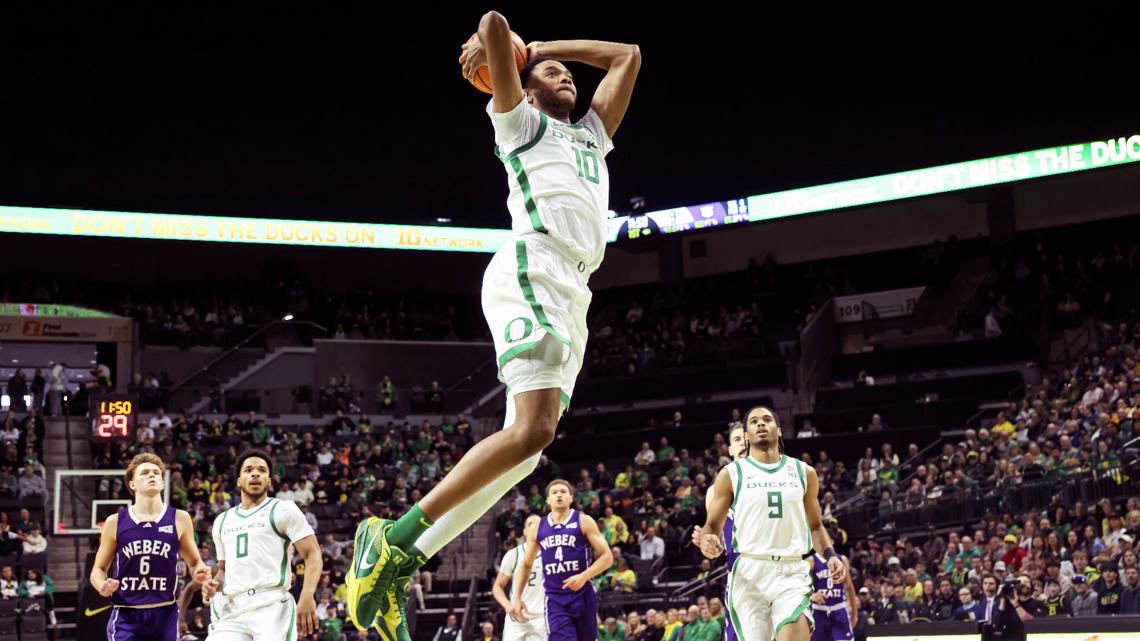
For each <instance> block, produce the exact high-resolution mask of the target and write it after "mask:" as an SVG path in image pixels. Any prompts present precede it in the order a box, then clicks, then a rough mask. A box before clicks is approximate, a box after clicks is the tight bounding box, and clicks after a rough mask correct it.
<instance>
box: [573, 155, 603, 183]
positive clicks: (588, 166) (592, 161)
mask: <svg viewBox="0 0 1140 641" xmlns="http://www.w3.org/2000/svg"><path fill="white" fill-rule="evenodd" d="M571 149H573V150H574V160H576V161H577V162H578V177H579V178H585V179H586V180H588V181H590V182H592V183H594V184H595V185H596V184H598V154H595V153H594V152H592V151H579V150H578V148H577V147H571Z"/></svg>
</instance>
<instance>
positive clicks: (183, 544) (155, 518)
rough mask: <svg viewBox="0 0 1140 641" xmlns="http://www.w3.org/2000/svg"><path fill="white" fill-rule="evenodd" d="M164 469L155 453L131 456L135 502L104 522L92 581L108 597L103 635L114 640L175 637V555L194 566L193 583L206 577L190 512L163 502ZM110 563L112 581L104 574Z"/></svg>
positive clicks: (171, 639)
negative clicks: (108, 607) (105, 632)
mask: <svg viewBox="0 0 1140 641" xmlns="http://www.w3.org/2000/svg"><path fill="white" fill-rule="evenodd" d="M165 473H166V465H164V464H163V462H162V459H160V458H159V457H158V456H156V455H154V454H139V455H138V456H136V457H134V458H133V459H131V463H130V465H128V466H127V471H126V481H127V489H129V490H130V491H131V492H133V493H134V495H135V500H134V503H133V504H132V505H131V506H130V507H125V508H121V509H120V510H119V512H118V513H117V514H112V515H111V516H110V517H108V519H107V521H106V522H105V523H104V524H103V535H102V537H101V538H100V540H99V551H98V552H97V553H96V554H95V564H94V566H93V567H92V568H91V577H90V580H91V585H92V586H94V588H95V589H96V590H98V591H99V594H102V595H103V596H105V597H110V598H111V603H112V605H113V606H114V610H113V611H112V612H111V618H110V620H109V621H108V622H107V638H108V639H113V640H114V641H177V639H178V606H177V604H176V603H175V598H176V594H175V592H176V591H177V590H178V572H177V570H176V569H175V568H176V566H177V564H178V555H179V553H181V555H182V559H183V560H185V561H186V564H187V565H188V566H190V567H191V568H193V572H192V573H193V577H194V581H196V582H198V583H202V582H204V581H205V580H206V579H208V578H209V577H210V568H209V567H208V566H207V565H206V564H205V563H203V562H202V557H200V556H199V555H198V546H197V545H196V544H195V542H194V523H193V521H191V519H190V515H189V514H188V513H187V512H185V511H184V510H176V509H174V508H172V507H170V506H168V505H165V504H164V503H163V502H162V491H163V489H164V485H165V482H166V481H165V478H164V474H165ZM112 561H113V562H114V566H115V569H114V574H115V578H113V579H112V578H109V576H108V574H107V571H108V569H109V568H110V567H111V563H112Z"/></svg>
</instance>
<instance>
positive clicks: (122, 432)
mask: <svg viewBox="0 0 1140 641" xmlns="http://www.w3.org/2000/svg"><path fill="white" fill-rule="evenodd" d="M138 411H139V399H138V397H137V396H130V395H127V394H104V395H102V396H99V397H98V398H96V399H95V403H94V404H93V405H92V407H91V439H92V440H93V441H125V440H131V441H133V440H135V428H136V427H137V421H138Z"/></svg>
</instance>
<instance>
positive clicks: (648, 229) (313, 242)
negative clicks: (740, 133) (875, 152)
mask: <svg viewBox="0 0 1140 641" xmlns="http://www.w3.org/2000/svg"><path fill="white" fill-rule="evenodd" d="M1134 162H1140V135H1132V136H1122V137H1119V138H1110V139H1107V140H1097V141H1093V142H1087V143H1082V144H1077V145H1063V146H1060V147H1050V148H1048V149H1039V150H1037V151H1026V152H1021V153H1016V154H1008V155H1005V156H996V157H993V158H983V159H981V160H971V161H967V162H961V163H955V164H952V165H942V166H939V167H929V168H926V169H917V170H914V171H903V172H899V173H894V174H886V175H883V176H872V177H870V178H859V179H856V180H848V181H844V182H838V183H831V184H827V185H818V186H815V187H805V188H803V189H790V190H787V191H779V192H775V193H771V194H761V195H759V196H748V197H747V198H735V199H732V200H725V201H718V202H714V203H706V204H703V205H692V206H688V207H676V208H673V209H664V210H660V211H652V212H648V213H645V214H636V215H629V216H617V215H614V214H613V212H610V217H609V219H608V220H607V221H606V224H607V230H608V240H609V242H611V243H612V242H615V241H617V240H618V239H627V240H628V239H636V238H645V237H648V236H655V235H657V234H678V233H683V232H687V231H694V230H699V229H709V228H712V227H718V226H724V225H742V224H747V223H754V222H760V221H765V220H774V219H778V218H787V217H789V216H798V215H801V214H810V213H816V212H822V211H829V210H833V209H843V208H845V207H857V206H862V205H873V204H875V203H883V202H890V201H894V200H901V199H903V198H917V197H920V196H931V195H934V194H941V193H945V192H950V191H956V190H960V189H971V188H974V187H984V186H986V185H997V184H1002V183H1011V182H1017V181H1021V180H1030V179H1033V178H1043V177H1045V176H1053V175H1057V174H1065V173H1072V172H1078V171H1088V170H1090V169H1100V168H1102V167H1111V166H1114V165H1123V164H1126V163H1134ZM0 233H17V234H20V233H22V234H55V235H60V236H95V237H103V238H139V239H148V240H197V241H209V242H220V243H260V244H268V245H300V246H310V247H357V248H362V249H418V250H425V251H455V252H494V251H495V250H497V249H498V248H499V246H500V245H502V244H503V243H506V242H509V241H510V239H511V231H510V230H509V229H486V228H475V227H430V226H424V225H388V224H375V223H353V222H332V221H306V220H283V219H274V218H231V217H224V216H194V215H185V214H148V213H134V212H109V211H88V210H78V209H41V208H36V207H6V206H0Z"/></svg>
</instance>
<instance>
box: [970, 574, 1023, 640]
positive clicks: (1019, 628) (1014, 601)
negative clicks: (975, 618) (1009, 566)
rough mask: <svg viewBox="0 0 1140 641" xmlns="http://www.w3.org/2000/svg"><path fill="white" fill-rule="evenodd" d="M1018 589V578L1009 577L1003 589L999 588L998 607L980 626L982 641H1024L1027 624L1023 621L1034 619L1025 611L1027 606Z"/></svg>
mask: <svg viewBox="0 0 1140 641" xmlns="http://www.w3.org/2000/svg"><path fill="white" fill-rule="evenodd" d="M1017 588H1018V580H1017V577H1009V578H1007V579H1006V580H1005V581H1002V584H1001V587H999V588H998V592H997V605H996V606H995V607H994V609H993V612H992V616H991V618H990V619H989V621H988V622H986V623H983V624H982V625H981V626H980V627H981V632H982V641H996V640H998V639H1001V640H1003V641H1005V640H1007V639H1011V640H1021V641H1024V639H1025V624H1024V623H1022V621H1023V620H1025V619H1032V618H1033V616H1032V615H1031V614H1030V613H1029V612H1028V611H1027V610H1026V609H1025V604H1024V603H1022V602H1021V598H1020V597H1019V596H1018V594H1017Z"/></svg>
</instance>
